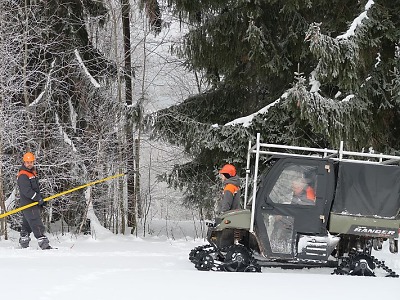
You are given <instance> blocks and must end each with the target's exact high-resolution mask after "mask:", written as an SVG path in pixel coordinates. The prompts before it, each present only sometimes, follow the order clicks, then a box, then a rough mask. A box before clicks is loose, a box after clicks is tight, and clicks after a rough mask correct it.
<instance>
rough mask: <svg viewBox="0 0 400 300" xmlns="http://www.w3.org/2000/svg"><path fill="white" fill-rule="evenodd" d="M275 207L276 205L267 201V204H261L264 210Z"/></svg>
mask: <svg viewBox="0 0 400 300" xmlns="http://www.w3.org/2000/svg"><path fill="white" fill-rule="evenodd" d="M274 208H275V207H274V206H273V205H271V204H269V203H265V205H263V206H261V209H264V210H272V209H274Z"/></svg>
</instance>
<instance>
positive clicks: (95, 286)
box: [0, 232, 400, 300]
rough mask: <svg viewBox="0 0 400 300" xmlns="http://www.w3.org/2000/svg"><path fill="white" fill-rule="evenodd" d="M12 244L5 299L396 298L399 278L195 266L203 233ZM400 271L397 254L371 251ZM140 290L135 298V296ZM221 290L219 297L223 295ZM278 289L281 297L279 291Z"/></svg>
mask: <svg viewBox="0 0 400 300" xmlns="http://www.w3.org/2000/svg"><path fill="white" fill-rule="evenodd" d="M49 237H50V240H51V244H52V245H53V246H55V247H58V249H57V250H48V251H42V250H39V249H38V248H37V244H36V240H35V239H33V240H32V242H31V248H29V249H18V241H17V234H16V233H15V232H11V238H10V240H8V241H5V240H1V241H0V265H1V275H0V282H1V286H2V293H1V294H2V298H3V299H43V300H45V299H46V300H47V299H52V300H54V299H57V300H63V299H65V300H67V299H68V300H71V299H97V300H98V299H251V298H249V297H251V296H257V297H259V298H260V299H261V298H264V299H292V298H294V299H315V298H317V299H321V300H327V299H335V300H337V299H350V298H351V297H357V298H359V297H362V298H359V299H374V300H376V299H388V298H386V297H390V298H391V299H398V296H399V288H398V287H399V285H400V279H397V278H371V277H350V276H336V275H330V273H331V271H332V270H331V269H311V270H309V269H306V270H282V269H279V268H278V269H269V268H263V270H262V273H223V272H200V271H197V270H196V269H195V268H194V266H193V265H192V264H191V263H190V262H189V261H188V253H189V251H190V250H191V249H192V248H194V247H195V246H198V245H199V244H203V243H204V241H203V240H201V239H198V240H193V239H190V238H183V239H179V240H171V239H167V238H164V237H150V238H145V239H142V238H136V237H132V236H123V235H117V236H116V235H112V234H111V233H110V234H109V235H102V236H101V237H97V238H96V239H94V238H93V237H90V236H80V237H73V236H61V237H60V236H58V237H57V236H51V235H50V236H49ZM376 256H377V257H379V258H381V259H382V258H383V259H385V261H386V262H387V264H388V265H389V266H390V267H393V268H394V269H395V271H396V272H398V273H400V255H399V254H396V255H393V254H390V253H388V252H386V251H383V252H380V253H379V254H377V255H376ZM141 296H143V297H145V298H139V297H141ZM221 297H223V298H221ZM278 297H279V298H278Z"/></svg>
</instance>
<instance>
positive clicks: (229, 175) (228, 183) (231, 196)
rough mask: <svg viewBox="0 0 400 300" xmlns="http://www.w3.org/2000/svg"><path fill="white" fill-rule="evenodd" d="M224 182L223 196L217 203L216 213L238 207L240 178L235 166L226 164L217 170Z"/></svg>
mask: <svg viewBox="0 0 400 300" xmlns="http://www.w3.org/2000/svg"><path fill="white" fill-rule="evenodd" d="M219 174H220V176H221V179H222V182H223V184H224V190H223V196H222V199H221V201H220V202H219V203H218V207H217V214H221V213H223V212H226V211H228V210H234V209H239V208H240V178H239V177H238V176H237V172H236V168H235V166H233V165H231V164H226V165H224V166H223V167H222V169H221V170H220V171H219Z"/></svg>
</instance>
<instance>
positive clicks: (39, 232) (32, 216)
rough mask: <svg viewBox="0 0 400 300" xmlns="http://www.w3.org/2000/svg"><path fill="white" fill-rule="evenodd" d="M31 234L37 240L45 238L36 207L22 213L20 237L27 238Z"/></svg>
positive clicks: (38, 209)
mask: <svg viewBox="0 0 400 300" xmlns="http://www.w3.org/2000/svg"><path fill="white" fill-rule="evenodd" d="M31 232H33V235H34V236H35V238H37V239H38V238H41V237H44V236H45V235H44V233H45V227H44V225H43V222H42V219H41V216H40V208H39V207H38V206H32V207H30V208H27V209H25V210H23V211H22V227H21V236H29V234H30V233H31Z"/></svg>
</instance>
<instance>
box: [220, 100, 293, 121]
mask: <svg viewBox="0 0 400 300" xmlns="http://www.w3.org/2000/svg"><path fill="white" fill-rule="evenodd" d="M286 96H287V94H286V93H284V94H283V95H282V96H281V97H280V98H279V99H277V100H275V101H274V102H272V103H270V104H268V105H267V106H265V107H263V108H261V109H260V110H259V111H257V112H255V113H252V114H251V115H248V116H246V117H241V118H237V119H235V120H233V121H230V122H228V123H226V124H225V126H230V125H238V124H242V125H243V127H249V126H250V125H251V122H252V120H253V118H254V117H255V116H257V115H259V114H265V113H267V112H268V110H269V109H270V108H271V107H273V106H275V105H276V104H278V103H279V102H280V101H281V99H284V98H286Z"/></svg>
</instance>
